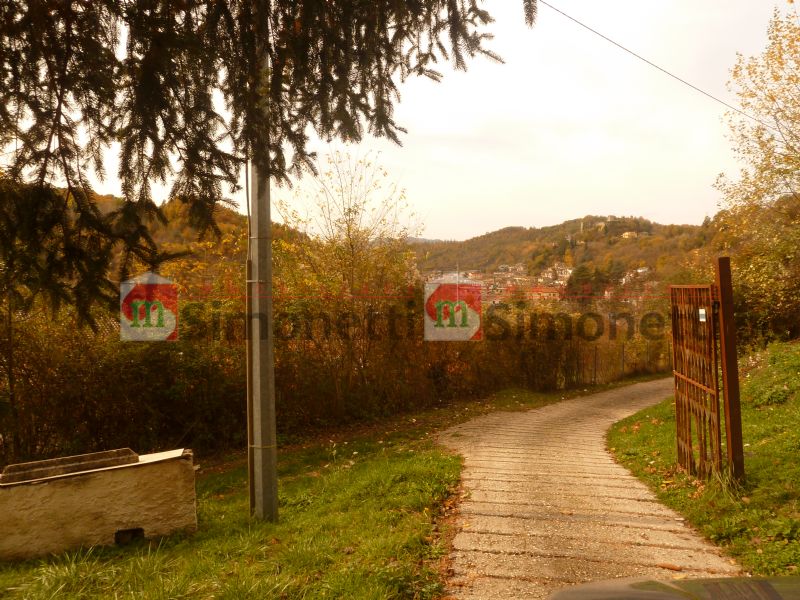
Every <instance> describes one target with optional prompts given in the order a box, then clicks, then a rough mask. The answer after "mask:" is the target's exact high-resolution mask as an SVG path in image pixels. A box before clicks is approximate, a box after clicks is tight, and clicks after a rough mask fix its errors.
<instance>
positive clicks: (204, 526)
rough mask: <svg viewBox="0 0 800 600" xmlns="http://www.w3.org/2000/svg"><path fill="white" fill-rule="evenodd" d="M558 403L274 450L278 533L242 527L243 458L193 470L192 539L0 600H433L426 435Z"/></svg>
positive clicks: (51, 568)
mask: <svg viewBox="0 0 800 600" xmlns="http://www.w3.org/2000/svg"><path fill="white" fill-rule="evenodd" d="M651 378H652V376H648V377H640V378H637V379H635V380H628V381H627V382H622V383H616V384H612V385H609V386H598V387H596V388H586V389H584V390H578V391H570V392H566V393H565V392H553V393H534V392H529V391H525V390H513V389H512V390H506V391H503V392H500V393H498V394H495V395H493V396H491V397H489V398H487V399H486V400H484V401H480V402H455V403H451V404H448V405H445V406H442V407H440V408H437V409H432V410H428V411H425V412H422V413H416V414H414V415H404V416H399V417H395V418H393V419H391V420H388V421H384V422H380V423H372V424H362V425H358V426H353V427H350V428H346V429H340V430H338V431H336V432H330V433H327V434H325V435H317V436H316V437H315V438H314V439H307V440H304V441H302V442H298V443H295V444H292V445H291V446H288V447H283V448H281V451H280V453H279V456H280V460H279V480H280V522H279V523H277V524H271V523H263V522H259V521H256V520H253V519H251V518H249V516H248V506H247V481H246V464H245V460H244V457H243V456H242V455H241V454H236V455H231V456H227V457H222V458H218V459H217V460H212V461H202V463H203V465H204V466H203V469H202V470H201V472H200V476H199V477H198V484H197V492H198V521H199V528H198V531H197V533H195V534H193V535H191V536H188V535H175V536H172V537H169V538H165V539H163V540H160V541H150V542H148V541H142V542H136V543H134V544H131V545H129V546H124V547H113V548H90V549H84V550H78V551H73V552H67V553H64V554H61V555H58V556H54V557H49V558H45V559H40V560H32V561H26V562H18V563H10V564H9V563H7V564H0V596H1V597H9V598H26V599H27V598H30V599H39V598H113V597H136V598H237V599H238V598H286V599H294V598H298V599H299V598H350V599H360V598H363V599H372V598H375V599H378V598H434V597H437V596H439V595H441V593H442V591H443V581H444V571H445V569H444V566H443V565H444V559H445V557H446V555H447V553H448V550H449V548H448V535H447V533H448V532H447V531H446V530H445V529H446V524H445V523H444V522H443V521H442V522H437V517H439V516H441V514H442V511H443V508H444V507H445V506H447V505H448V504H449V503H450V502H452V494H453V492H454V491H455V489H456V488H457V485H458V481H459V474H460V462H461V461H460V459H459V457H456V456H453V455H450V454H448V453H447V452H446V451H444V450H442V449H441V448H439V447H437V446H436V445H435V442H434V436H435V433H436V432H437V431H438V430H440V429H442V428H444V427H448V426H451V425H454V424H456V423H458V422H462V421H465V420H467V419H470V418H472V417H474V416H477V415H479V414H484V413H487V412H492V411H495V410H527V409H530V408H537V407H540V406H544V405H546V404H552V403H554V402H557V401H559V400H561V399H564V398H566V397H573V396H576V395H581V394H584V393H588V392H592V391H601V390H603V389H609V388H611V387H616V386H619V385H624V384H625V383H632V382H635V381H641V380H646V379H651Z"/></svg>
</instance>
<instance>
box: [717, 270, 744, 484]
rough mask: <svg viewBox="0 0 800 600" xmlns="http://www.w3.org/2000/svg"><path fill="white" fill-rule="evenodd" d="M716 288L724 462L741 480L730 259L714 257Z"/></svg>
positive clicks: (740, 447) (740, 415) (742, 449)
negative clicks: (726, 462)
mask: <svg viewBox="0 0 800 600" xmlns="http://www.w3.org/2000/svg"><path fill="white" fill-rule="evenodd" d="M716 271H717V290H718V291H719V342H720V347H721V348H720V350H721V352H720V354H721V359H722V360H721V363H722V390H723V392H724V399H725V402H724V404H725V433H726V437H727V449H728V465H729V468H730V469H731V474H732V475H733V477H734V479H738V480H741V479H744V448H743V445H742V411H741V405H740V400H739V363H738V359H737V356H736V324H735V323H734V320H733V285H732V284H731V259H730V258H729V257H727V256H720V257H718V258H717V264H716Z"/></svg>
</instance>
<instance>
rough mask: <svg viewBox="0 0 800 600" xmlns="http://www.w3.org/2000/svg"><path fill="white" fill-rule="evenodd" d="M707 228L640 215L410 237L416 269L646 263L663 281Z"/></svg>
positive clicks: (531, 271) (533, 271) (535, 270)
mask: <svg viewBox="0 0 800 600" xmlns="http://www.w3.org/2000/svg"><path fill="white" fill-rule="evenodd" d="M708 235H709V233H708V226H707V225H704V226H697V225H660V224H658V223H653V222H651V221H648V220H647V219H643V218H639V217H614V216H609V217H605V216H594V215H587V216H585V217H583V218H581V219H572V220H570V221H565V222H564V223H561V224H560V225H553V226H549V227H541V228H535V227H530V228H526V227H506V228H504V229H500V230H498V231H493V232H491V233H487V234H484V235H481V236H478V237H475V238H472V239H469V240H466V241H463V242H453V241H450V242H447V241H445V242H442V241H433V242H429V241H413V240H411V243H412V247H413V248H414V250H415V252H416V254H417V258H418V262H419V268H420V270H421V271H422V272H425V271H432V270H445V271H447V270H454V269H455V268H456V265H458V266H459V268H460V269H461V270H462V271H465V270H482V271H486V272H491V271H494V270H497V269H498V267H500V265H513V264H522V265H524V267H525V270H526V271H527V274H528V275H531V276H536V275H538V274H539V273H540V272H542V271H543V270H545V269H547V268H549V267H551V266H552V265H553V264H555V263H556V262H565V263H567V264H568V265H570V266H575V267H577V266H580V265H586V266H587V267H588V268H590V269H592V268H608V265H610V264H611V263H612V262H613V263H617V264H618V265H620V267H621V268H622V269H634V268H637V267H645V266H646V267H650V269H652V270H653V271H654V272H655V273H656V276H657V277H659V278H660V279H662V280H665V281H667V280H670V281H672V280H676V279H680V277H681V272H682V269H683V267H682V265H683V262H684V261H683V257H684V256H685V253H686V252H688V251H690V250H693V249H695V248H699V247H701V246H703V245H704V244H705V243H706V241H707V238H708Z"/></svg>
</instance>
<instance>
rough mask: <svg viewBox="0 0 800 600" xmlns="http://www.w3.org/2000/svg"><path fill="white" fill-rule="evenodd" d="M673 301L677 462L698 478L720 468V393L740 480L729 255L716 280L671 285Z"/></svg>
mask: <svg viewBox="0 0 800 600" xmlns="http://www.w3.org/2000/svg"><path fill="white" fill-rule="evenodd" d="M670 305H671V311H672V355H673V365H674V367H673V369H674V370H673V374H674V376H675V420H676V425H677V445H678V464H680V465H681V466H682V467H683V468H685V469H686V470H687V471H688V472H689V473H691V474H693V475H698V476H700V477H708V476H709V475H710V474H711V473H713V472H720V471H721V470H722V468H723V464H722V439H721V427H720V395H721V391H722V396H723V400H724V407H725V431H726V438H727V443H726V447H727V450H728V452H727V454H728V456H727V458H728V465H729V468H730V470H731V473H732V474H733V476H734V477H736V478H738V479H740V478H742V477H743V476H744V459H743V447H742V424H741V413H740V409H739V374H738V368H737V362H736V332H735V327H734V323H733V292H732V286H731V277H730V261H729V259H728V258H724V257H723V258H719V259H717V281H716V283H715V284H710V285H674V286H670ZM720 366H721V367H722V378H721V379H720V369H719V368H720Z"/></svg>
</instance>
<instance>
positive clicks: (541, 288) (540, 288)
mask: <svg viewBox="0 0 800 600" xmlns="http://www.w3.org/2000/svg"><path fill="white" fill-rule="evenodd" d="M563 290H564V288H562V287H559V286H545V285H536V286H533V287H531V288H528V297H529V298H530V299H531V300H558V299H559V298H561V295H562V293H563Z"/></svg>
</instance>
